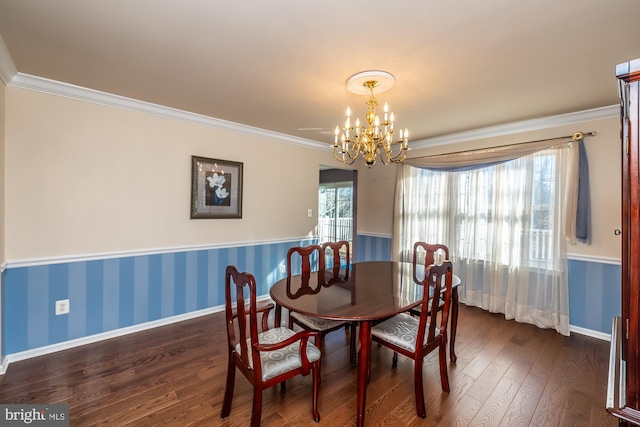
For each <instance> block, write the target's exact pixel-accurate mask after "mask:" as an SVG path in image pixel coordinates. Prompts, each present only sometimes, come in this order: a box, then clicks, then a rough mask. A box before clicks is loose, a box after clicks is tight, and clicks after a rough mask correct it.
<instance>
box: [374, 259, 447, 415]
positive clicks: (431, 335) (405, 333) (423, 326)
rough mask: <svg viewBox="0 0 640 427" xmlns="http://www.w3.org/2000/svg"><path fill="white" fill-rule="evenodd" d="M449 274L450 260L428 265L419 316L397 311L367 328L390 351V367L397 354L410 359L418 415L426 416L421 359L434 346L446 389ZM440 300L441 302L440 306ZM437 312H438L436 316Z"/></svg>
mask: <svg viewBox="0 0 640 427" xmlns="http://www.w3.org/2000/svg"><path fill="white" fill-rule="evenodd" d="M452 275H453V272H452V266H451V262H450V261H445V262H443V263H442V265H435V264H432V265H430V266H429V267H427V271H426V273H425V278H424V281H423V282H422V283H423V286H424V295H423V298H422V311H421V312H420V316H419V317H415V316H411V315H409V314H406V313H400V314H398V315H395V316H393V317H391V318H390V319H387V320H385V321H383V322H381V323H379V324H377V325H375V326H373V327H372V328H371V339H372V340H373V341H375V342H377V343H379V344H381V345H383V346H385V347H388V348H390V349H392V350H393V351H394V354H393V364H392V366H393V367H395V366H396V365H397V361H398V359H397V358H398V353H400V354H402V355H403V356H406V357H408V358H410V359H413V362H414V365H413V380H414V388H415V398H416V413H417V414H418V416H419V417H421V418H426V416H427V413H426V410H425V405H424V388H423V382H422V361H423V360H424V358H425V356H426V355H428V354H429V353H431V352H432V351H433V350H435V349H438V353H439V357H438V361H439V364H440V383H441V385H442V391H445V392H447V393H448V392H449V374H448V371H447V352H446V348H447V323H448V317H449V310H450V307H451V284H452ZM441 299H442V300H443V301H444V304H443V306H442V308H441V309H440V308H439V307H440V300H441ZM438 312H440V316H439V317H438ZM369 369H370V368H369Z"/></svg>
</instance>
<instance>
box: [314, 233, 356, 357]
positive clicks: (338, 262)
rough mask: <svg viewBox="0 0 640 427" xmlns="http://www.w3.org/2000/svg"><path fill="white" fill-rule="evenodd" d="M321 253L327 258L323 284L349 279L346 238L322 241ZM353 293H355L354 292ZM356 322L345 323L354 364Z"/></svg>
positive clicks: (349, 255)
mask: <svg viewBox="0 0 640 427" xmlns="http://www.w3.org/2000/svg"><path fill="white" fill-rule="evenodd" d="M322 253H323V254H324V255H325V257H327V258H328V259H329V262H327V261H326V260H325V268H326V270H325V283H324V286H331V285H338V286H339V285H340V283H345V282H347V281H348V280H349V273H350V271H351V245H350V244H349V242H348V241H347V240H338V241H337V242H324V243H323V244H322ZM354 295H355V294H354ZM357 326H358V322H350V323H348V324H345V327H346V328H347V329H349V362H350V363H351V364H352V365H355V364H356V336H357V335H356V328H357Z"/></svg>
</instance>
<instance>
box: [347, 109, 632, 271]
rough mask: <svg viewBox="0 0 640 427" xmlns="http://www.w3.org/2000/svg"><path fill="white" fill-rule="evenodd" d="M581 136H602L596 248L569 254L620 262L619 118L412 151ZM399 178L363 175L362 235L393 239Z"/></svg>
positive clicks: (595, 152)
mask: <svg viewBox="0 0 640 427" xmlns="http://www.w3.org/2000/svg"><path fill="white" fill-rule="evenodd" d="M576 131H583V132H590V131H596V136H593V137H586V138H585V139H584V141H585V147H586V149H587V156H588V159H589V181H590V184H591V210H592V242H591V245H585V244H581V243H578V244H576V245H569V247H568V251H569V253H570V254H573V255H581V256H585V257H595V258H612V259H620V256H621V240H620V236H616V235H615V230H616V229H620V227H621V215H622V214H621V181H620V180H621V143H620V121H619V119H617V118H612V119H604V120H597V121H591V122H585V123H581V124H579V125H568V126H561V127H555V128H549V129H545V130H540V131H533V132H523V133H519V134H514V135H508V136H502V137H495V138H487V139H482V140H474V141H469V142H464V143H458V144H455V145H449V146H438V147H432V148H423V149H420V150H412V151H411V152H410V157H419V156H424V155H429V154H440V153H446V152H454V151H461V150H468V149H475V148H482V147H490V146H496V145H505V144H511V143H519V142H526V141H533V140H538V139H545V138H554V137H558V136H564V135H572V134H573V133H574V132H576ZM395 175H396V167H394V166H382V165H375V166H373V167H372V168H371V169H370V170H367V169H366V167H365V168H364V169H360V172H359V184H360V188H359V198H358V203H359V209H360V210H359V211H358V212H359V214H358V228H359V231H360V232H369V233H374V234H383V235H391V233H392V230H393V194H394V190H395V187H394V186H395Z"/></svg>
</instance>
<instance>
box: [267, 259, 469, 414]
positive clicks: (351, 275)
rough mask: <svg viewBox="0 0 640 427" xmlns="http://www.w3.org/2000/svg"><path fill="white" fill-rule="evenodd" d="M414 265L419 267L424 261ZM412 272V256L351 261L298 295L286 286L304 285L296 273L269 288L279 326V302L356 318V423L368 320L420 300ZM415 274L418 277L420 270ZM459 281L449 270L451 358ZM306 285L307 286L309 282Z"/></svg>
mask: <svg viewBox="0 0 640 427" xmlns="http://www.w3.org/2000/svg"><path fill="white" fill-rule="evenodd" d="M416 268H418V269H419V268H422V269H424V267H423V266H422V267H420V266H419V267H416ZM415 273H416V272H415V271H414V266H413V263H411V262H395V261H368V262H359V263H354V264H352V265H351V266H350V269H349V272H348V275H347V277H346V278H345V279H332V278H331V274H330V272H328V271H327V272H325V280H320V281H318V283H317V285H316V287H315V288H314V291H313V292H305V293H303V294H302V295H298V294H296V293H295V292H292V291H291V289H296V288H298V289H299V288H300V287H301V286H302V285H303V284H302V280H303V278H302V276H301V275H294V276H291V277H290V278H284V279H281V280H279V281H277V282H276V283H275V284H274V285H273V286H272V287H271V289H270V291H269V293H270V296H271V299H272V300H273V301H274V302H275V304H276V312H275V325H276V326H279V325H280V322H281V311H282V307H284V308H286V309H288V310H290V311H295V312H298V313H301V314H305V315H308V316H314V317H318V318H321V319H328V320H338V321H348V322H351V323H357V325H358V342H359V346H358V354H357V370H358V371H357V398H356V412H357V417H356V425H357V426H364V416H365V408H366V393H367V382H368V375H369V370H368V368H369V365H370V363H371V326H372V325H373V324H375V323H377V322H379V321H381V320H384V319H386V318H389V317H392V316H394V315H396V314H399V313H403V312H407V311H409V310H410V309H412V308H414V307H416V306H418V305H420V304H421V303H422V298H423V291H424V287H423V286H422V283H420V282H419V281H416V280H415V279H414V277H416V274H415ZM316 274H323V273H322V272H318V273H316ZM417 276H418V277H420V273H419V272H418V274H417ZM422 276H424V273H422ZM459 284H460V278H458V277H457V276H456V275H455V274H454V276H453V286H454V287H453V289H454V290H453V291H452V305H451V315H450V319H451V328H450V334H451V335H450V336H451V342H450V353H451V354H450V357H451V360H452V361H455V351H454V346H453V344H454V342H455V333H456V329H457V317H458V292H457V288H458V285H459ZM305 286H308V283H307V284H305ZM352 333H353V330H352Z"/></svg>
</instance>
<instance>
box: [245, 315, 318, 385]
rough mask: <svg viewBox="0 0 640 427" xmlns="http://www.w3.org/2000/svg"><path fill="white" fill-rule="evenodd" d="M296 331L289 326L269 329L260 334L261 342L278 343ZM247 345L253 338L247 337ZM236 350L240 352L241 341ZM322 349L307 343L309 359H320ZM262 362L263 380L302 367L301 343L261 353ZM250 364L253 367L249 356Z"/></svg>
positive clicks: (311, 361)
mask: <svg viewBox="0 0 640 427" xmlns="http://www.w3.org/2000/svg"><path fill="white" fill-rule="evenodd" d="M295 334H296V332H295V331H294V330H291V329H289V328H287V327H284V326H281V327H279V328H273V329H269V330H268V331H265V332H261V333H259V334H258V342H259V343H260V344H277V343H280V342H282V341H285V340H286V339H287V338H290V337H292V336H294V335H295ZM247 346H249V347H251V338H248V339H247ZM236 351H237V352H238V353H240V343H238V344H237V345H236ZM320 355H321V353H320V349H318V347H316V346H315V345H313V344H312V343H310V342H309V343H307V359H308V360H309V362H310V363H313V362H315V361H316V360H318V359H320ZM260 363H261V364H262V381H267V380H269V379H271V378H274V377H277V376H278V375H280V374H284V373H285V372H289V371H293V370H295V369H298V368H301V367H302V359H301V358H300V343H298V342H296V343H293V344H291V345H289V346H287V347H284V348H281V349H278V350H274V351H270V352H261V353H260ZM249 366H250V367H251V368H253V359H252V358H249Z"/></svg>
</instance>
